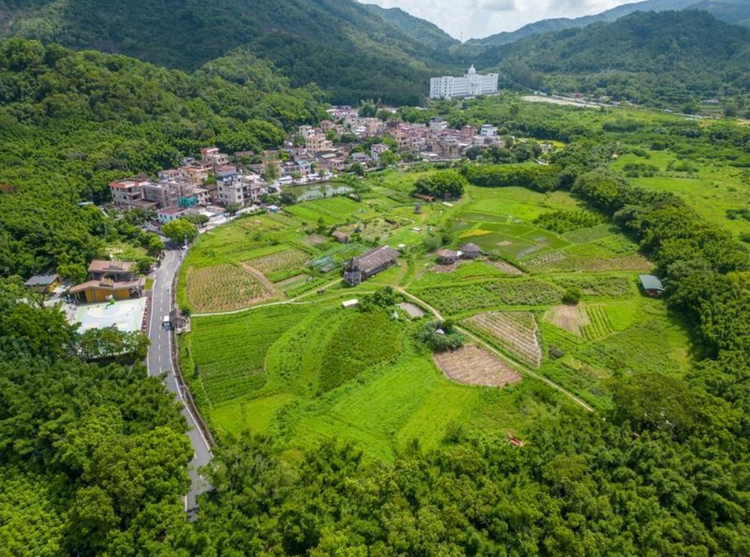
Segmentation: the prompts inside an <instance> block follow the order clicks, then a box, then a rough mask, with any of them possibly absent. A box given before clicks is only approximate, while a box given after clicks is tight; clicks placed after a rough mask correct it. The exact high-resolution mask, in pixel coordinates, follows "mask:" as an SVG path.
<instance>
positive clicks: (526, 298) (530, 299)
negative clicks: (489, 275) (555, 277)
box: [415, 280, 562, 315]
mask: <svg viewBox="0 0 750 557" xmlns="http://www.w3.org/2000/svg"><path fill="white" fill-rule="evenodd" d="M415 294H416V295H417V296H418V297H420V298H422V299H424V300H425V301H426V302H427V303H429V304H431V305H433V306H435V307H436V308H438V310H440V311H442V312H445V313H447V314H449V315H453V314H458V313H463V312H466V311H471V310H474V309H483V308H492V307H497V306H503V305H506V306H536V305H551V304H556V303H559V302H560V300H561V299H562V289H560V288H559V287H557V286H554V285H552V284H549V283H547V282H543V281H538V280H525V281H519V280H505V281H489V282H480V283H469V284H465V285H461V286H445V287H432V288H423V289H419V290H417V291H415Z"/></svg>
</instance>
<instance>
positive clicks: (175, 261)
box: [146, 248, 211, 514]
mask: <svg viewBox="0 0 750 557" xmlns="http://www.w3.org/2000/svg"><path fill="white" fill-rule="evenodd" d="M185 253H186V252H184V251H182V250H181V249H179V248H177V249H166V250H165V251H164V258H163V259H162V264H161V267H159V269H157V271H156V273H155V282H154V288H153V297H152V298H151V310H150V317H149V322H148V337H149V339H151V347H150V348H149V351H148V357H147V359H146V365H147V366H148V373H149V375H153V376H159V375H162V374H165V373H166V375H165V377H164V382H165V384H166V386H167V388H168V389H169V390H170V391H171V392H173V393H175V395H177V398H178V400H179V401H180V403H181V404H182V414H183V415H184V416H185V419H186V420H187V423H188V426H189V428H190V431H188V436H189V437H190V443H191V445H192V446H193V460H192V461H191V462H190V478H191V480H192V486H191V488H190V492H189V493H188V494H187V497H186V498H185V510H186V511H187V512H188V513H190V514H194V512H195V509H196V498H197V497H198V495H200V494H201V493H203V492H204V491H206V489H208V484H207V483H206V481H205V480H204V479H203V478H202V477H201V476H200V475H199V474H198V468H200V467H201V466H205V465H206V464H208V463H209V462H210V461H211V449H210V446H209V444H208V441H207V440H206V439H205V437H204V435H203V433H202V432H201V430H200V428H199V427H198V425H197V423H196V419H195V416H193V414H192V412H191V411H190V409H189V408H188V407H187V405H186V403H185V396H184V394H183V393H182V392H181V390H180V388H179V384H178V382H177V379H176V377H175V372H174V368H173V367H172V356H171V352H172V333H171V331H169V330H168V329H165V328H163V326H162V321H163V320H164V317H165V316H168V315H169V312H170V310H171V309H172V281H173V279H174V276H175V274H176V273H177V272H178V270H179V268H180V264H181V262H182V259H183V257H184V255H185Z"/></svg>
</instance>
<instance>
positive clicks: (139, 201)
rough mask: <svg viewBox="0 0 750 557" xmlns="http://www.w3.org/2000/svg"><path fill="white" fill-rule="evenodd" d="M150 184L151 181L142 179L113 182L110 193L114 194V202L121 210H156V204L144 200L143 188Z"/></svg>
mask: <svg viewBox="0 0 750 557" xmlns="http://www.w3.org/2000/svg"><path fill="white" fill-rule="evenodd" d="M150 183H151V182H150V181H149V180H146V179H141V178H135V179H132V180H119V181H117V182H111V183H110V184H109V191H110V193H111V194H112V201H113V202H114V204H115V206H116V207H118V208H120V209H134V208H136V207H139V208H142V209H151V208H155V207H156V203H155V202H152V201H146V200H145V199H143V186H145V185H147V184H150Z"/></svg>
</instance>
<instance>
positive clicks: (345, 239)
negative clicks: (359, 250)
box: [331, 230, 349, 244]
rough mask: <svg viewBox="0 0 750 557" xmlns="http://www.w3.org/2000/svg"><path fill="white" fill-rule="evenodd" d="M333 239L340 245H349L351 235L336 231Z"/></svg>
mask: <svg viewBox="0 0 750 557" xmlns="http://www.w3.org/2000/svg"><path fill="white" fill-rule="evenodd" d="M331 236H333V239H334V240H336V241H337V242H338V243H339V244H348V243H349V234H347V233H346V232H341V231H339V230H336V231H335V232H334V233H333V234H331Z"/></svg>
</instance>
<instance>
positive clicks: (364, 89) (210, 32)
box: [0, 0, 448, 104]
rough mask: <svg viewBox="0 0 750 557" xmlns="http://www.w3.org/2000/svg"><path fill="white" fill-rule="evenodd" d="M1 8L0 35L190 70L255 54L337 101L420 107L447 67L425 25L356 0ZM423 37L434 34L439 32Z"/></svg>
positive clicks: (77, 2) (77, 1)
mask: <svg viewBox="0 0 750 557" xmlns="http://www.w3.org/2000/svg"><path fill="white" fill-rule="evenodd" d="M4 2H5V4H6V7H5V8H4V9H3V8H2V4H3V2H0V36H2V32H3V30H4V31H5V33H6V34H10V35H15V36H20V37H26V38H35V39H40V40H42V41H44V42H56V43H60V44H63V45H65V46H69V47H73V48H77V49H80V48H84V49H88V48H93V49H96V50H100V51H104V52H114V53H120V54H126V55H128V56H133V57H136V58H140V59H142V60H145V61H148V62H152V63H155V64H160V65H164V66H167V67H171V68H178V69H182V70H186V71H192V70H195V69H197V68H199V67H200V66H201V65H203V64H205V63H206V62H208V61H210V60H213V59H215V58H219V57H221V56H225V55H227V54H228V53H230V52H231V51H233V50H234V49H236V48H240V47H242V48H249V49H251V50H252V52H253V53H254V54H256V55H257V56H258V57H260V58H263V59H264V60H267V61H270V62H273V63H274V65H275V66H276V67H277V68H278V70H279V71H280V72H282V73H283V74H284V75H286V76H287V77H288V78H289V79H291V80H292V83H293V85H295V86H299V85H306V84H309V83H316V84H318V85H319V86H321V87H323V88H325V89H326V90H328V91H329V92H330V95H331V100H333V101H335V102H357V101H358V100H359V99H363V98H374V99H377V98H381V99H383V100H386V101H388V102H392V103H398V104H404V103H416V102H419V101H420V100H421V98H422V97H423V96H424V94H425V93H426V91H427V85H426V83H427V79H428V78H429V75H430V72H429V71H428V69H429V68H431V67H432V68H434V67H436V66H440V65H441V62H447V61H448V60H447V56H446V54H447V53H446V52H443V51H442V50H441V49H438V48H436V45H435V44H433V42H434V41H426V42H423V41H421V40H420V39H419V38H414V37H412V34H413V31H414V28H415V27H416V28H422V27H427V26H428V24H427V23H426V22H422V23H420V20H417V19H416V18H410V16H406V14H404V16H405V17H406V18H410V22H409V23H406V25H409V28H407V29H406V30H402V28H401V25H394V24H393V23H391V22H390V21H389V20H388V19H384V18H383V17H381V16H379V15H377V14H375V13H372V12H371V11H369V10H368V9H366V8H365V7H364V6H361V5H359V4H358V3H356V2H353V1H351V0H346V1H343V2H342V1H340V0H319V1H316V2H310V1H307V0H281V1H279V0H256V1H254V2H246V1H243V0H229V1H226V2H221V3H219V4H216V5H212V6H211V7H210V8H207V6H206V5H205V4H203V3H199V2H184V1H183V0H158V1H155V2H154V1H148V2H146V1H133V0H113V1H109V2H99V1H97V0H72V1H69V0H66V1H64V2H63V1H59V0H47V1H39V2H36V3H35V5H34V4H32V6H28V4H26V3H24V2H16V1H15V0H4ZM34 7H36V8H37V9H33V8H34ZM4 12H5V13H6V15H5V18H3V13H4ZM3 19H5V20H6V21H5V24H3ZM404 19H405V18H401V20H402V24H403V23H404V22H403V20H404ZM427 33H428V34H429V35H432V36H434V30H433V31H430V30H428V31H427Z"/></svg>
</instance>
